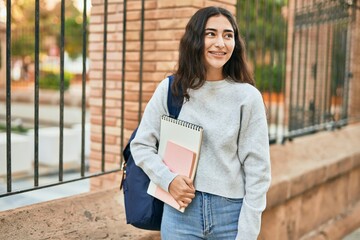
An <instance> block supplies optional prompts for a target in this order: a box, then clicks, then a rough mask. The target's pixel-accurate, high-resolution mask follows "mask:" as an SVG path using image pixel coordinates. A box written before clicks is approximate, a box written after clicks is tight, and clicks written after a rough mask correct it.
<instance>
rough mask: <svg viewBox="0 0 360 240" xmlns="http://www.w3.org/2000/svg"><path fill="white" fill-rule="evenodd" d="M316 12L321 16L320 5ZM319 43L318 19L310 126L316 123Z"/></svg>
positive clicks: (318, 24)
mask: <svg viewBox="0 0 360 240" xmlns="http://www.w3.org/2000/svg"><path fill="white" fill-rule="evenodd" d="M318 7H319V8H318V12H319V15H321V12H322V11H321V5H318ZM319 41H320V19H318V21H317V23H316V43H315V60H316V64H315V69H314V102H313V104H312V106H313V108H312V109H310V110H311V111H312V113H311V118H312V119H311V120H312V121H311V124H315V123H316V111H317V106H316V103H317V99H316V98H317V90H318V89H317V88H318V76H319V74H318V68H319V67H318V61H319ZM317 123H318V122H317Z"/></svg>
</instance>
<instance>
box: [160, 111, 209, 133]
mask: <svg viewBox="0 0 360 240" xmlns="http://www.w3.org/2000/svg"><path fill="white" fill-rule="evenodd" d="M161 118H162V119H164V120H165V121H169V122H173V123H176V124H179V125H181V126H184V127H187V128H190V129H194V130H196V131H201V130H202V129H203V128H202V127H201V126H199V125H195V124H193V123H189V122H186V121H184V120H180V119H175V118H172V117H170V116H167V115H163V116H162V117H161Z"/></svg>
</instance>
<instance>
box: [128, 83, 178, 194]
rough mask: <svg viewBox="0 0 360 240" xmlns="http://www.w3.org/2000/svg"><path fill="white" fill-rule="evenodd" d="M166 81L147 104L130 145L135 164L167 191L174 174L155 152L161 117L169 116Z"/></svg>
mask: <svg viewBox="0 0 360 240" xmlns="http://www.w3.org/2000/svg"><path fill="white" fill-rule="evenodd" d="M168 85H169V82H168V79H166V80H163V81H162V82H161V83H160V84H159V86H158V87H157V89H156V90H155V92H154V94H153V96H152V97H151V99H150V101H149V102H148V104H147V106H146V108H145V110H144V114H143V116H142V119H141V122H140V124H139V127H138V131H137V133H136V136H135V138H134V139H133V140H132V142H131V144H130V148H131V153H132V155H133V158H134V161H135V164H136V165H137V166H139V167H140V168H141V169H142V170H143V171H144V172H145V173H146V174H147V175H148V177H149V178H150V180H151V181H153V182H154V183H155V184H156V185H158V186H160V187H161V188H163V189H164V190H165V191H168V187H169V184H170V182H171V181H172V180H173V179H174V178H175V176H176V174H174V173H172V172H171V171H170V170H169V168H168V167H166V165H165V164H164V163H163V161H162V160H161V158H160V156H159V155H158V152H157V144H158V142H159V138H160V123H161V116H162V115H164V114H169V113H168V109H167V93H168Z"/></svg>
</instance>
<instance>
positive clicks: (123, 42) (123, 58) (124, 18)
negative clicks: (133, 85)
mask: <svg viewBox="0 0 360 240" xmlns="http://www.w3.org/2000/svg"><path fill="white" fill-rule="evenodd" d="M126 5H127V0H124V1H123V34H122V39H123V40H122V69H121V130H120V138H121V139H120V146H121V148H120V149H124V122H125V116H124V115H125V72H126V71H125V67H126V16H127V14H126V12H127V9H126ZM120 156H121V160H120V167H121V168H122V166H123V161H124V158H123V155H122V152H120Z"/></svg>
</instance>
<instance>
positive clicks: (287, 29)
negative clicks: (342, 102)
mask: <svg viewBox="0 0 360 240" xmlns="http://www.w3.org/2000/svg"><path fill="white" fill-rule="evenodd" d="M289 2H290V1H287V9H290V3H289ZM285 29H286V30H285V31H284V38H285V40H286V41H285V46H287V39H288V31H289V19H287V21H286V22H285ZM292 47H294V39H293V42H292ZM284 52H285V53H284V55H285V56H284V59H283V62H284V63H285V64H283V65H282V66H283V71H282V73H283V75H282V83H281V92H282V94H283V101H284V105H285V103H286V101H285V99H286V76H287V74H286V70H287V67H286V65H287V58H288V53H287V52H288V51H287V47H285V51H284ZM281 56H282V55H281ZM291 56H292V59H291V61H292V62H293V57H294V54H292V55H291ZM291 64H292V63H291ZM290 106H291V105H290ZM289 109H290V108H289ZM285 120H286V114H283V126H282V128H283V133H282V136H281V142H282V143H283V142H284V138H283V137H284V136H285V129H286V121H285Z"/></svg>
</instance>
